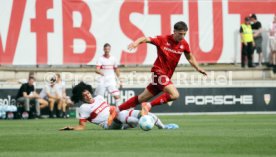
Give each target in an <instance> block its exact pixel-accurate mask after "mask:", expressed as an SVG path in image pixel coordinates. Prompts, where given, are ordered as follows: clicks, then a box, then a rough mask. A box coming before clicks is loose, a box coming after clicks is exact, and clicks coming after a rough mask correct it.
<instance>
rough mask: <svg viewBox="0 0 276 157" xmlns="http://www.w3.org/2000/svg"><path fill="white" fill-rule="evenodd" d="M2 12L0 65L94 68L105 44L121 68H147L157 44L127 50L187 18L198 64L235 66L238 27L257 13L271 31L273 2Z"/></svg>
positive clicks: (10, 7)
mask: <svg viewBox="0 0 276 157" xmlns="http://www.w3.org/2000/svg"><path fill="white" fill-rule="evenodd" d="M211 3H212V4H211ZM183 6H185V7H187V8H188V9H186V8H185V9H184V7H183ZM164 8H166V9H164ZM225 9H226V10H227V11H224V10H225ZM0 10H1V11H0V38H1V39H0V64H8V65H24V64H25V65H35V64H52V65H64V64H84V65H85V64H89V65H95V63H96V60H97V58H98V57H99V56H100V55H102V53H103V52H102V46H103V43H106V42H109V43H110V44H111V45H112V52H111V53H112V54H113V55H114V56H117V59H118V60H120V63H121V64H138V65H145V64H152V63H153V62H154V60H155V58H156V54H155V53H152V52H154V51H156V49H155V47H154V46H149V45H146V44H144V45H140V46H139V47H138V48H137V51H135V52H130V51H126V50H125V49H126V47H127V45H128V44H129V43H131V42H132V41H134V40H135V39H137V38H138V37H140V36H149V37H153V36H156V35H166V34H170V33H172V30H173V24H174V23H176V22H178V21H180V20H184V19H185V22H186V23H187V24H188V27H189V31H188V33H187V36H186V37H185V39H186V40H187V42H188V43H189V44H190V48H191V50H192V53H194V54H195V55H196V56H197V60H198V61H199V62H211V63H233V62H237V63H238V62H240V46H239V45H240V39H239V33H238V30H239V27H240V23H241V22H242V21H243V19H244V17H245V16H248V15H249V14H250V13H253V12H254V13H256V14H257V16H258V15H259V14H261V15H262V16H260V17H259V16H258V20H259V21H261V22H262V24H263V25H264V26H268V25H269V24H270V23H271V22H272V17H273V14H274V13H275V10H276V1H275V0H274V1H258V3H256V2H255V0H246V1H234V0H213V1H200V0H195V1H194V0H190V1H187V0H177V1H172V0H160V1H146V0H139V1H138V0H137V1H132V0H127V1H118V0H98V1H96V0H95V1H92V0H85V1H81V0H78V1H69V0H68V1H66V0H37V1H35V0H32V1H31V0H13V1H12V0H10V1H8V0H1V1H0ZM106 10H112V11H108V12H107V11H106ZM187 10H188V11H187ZM76 15H77V16H76ZM102 15H105V16H102ZM107 23H112V26H110V25H107ZM264 29H266V30H267V29H268V28H266V27H264ZM77 41H78V42H77ZM264 41H265V40H264ZM165 44H166V43H165ZM113 45H114V46H113ZM263 45H267V44H265V43H264V44H263ZM263 50H264V51H267V50H266V47H263ZM168 51H170V50H168ZM170 52H172V51H170ZM172 53H179V52H172ZM264 53H266V52H264ZM180 63H182V64H183V63H188V62H187V61H186V60H184V59H183V60H180Z"/></svg>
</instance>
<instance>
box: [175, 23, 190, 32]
mask: <svg viewBox="0 0 276 157" xmlns="http://www.w3.org/2000/svg"><path fill="white" fill-rule="evenodd" d="M173 28H174V30H177V31H182V30H183V31H188V26H187V24H186V23H185V22H183V21H179V22H177V23H175V24H174V26H173Z"/></svg>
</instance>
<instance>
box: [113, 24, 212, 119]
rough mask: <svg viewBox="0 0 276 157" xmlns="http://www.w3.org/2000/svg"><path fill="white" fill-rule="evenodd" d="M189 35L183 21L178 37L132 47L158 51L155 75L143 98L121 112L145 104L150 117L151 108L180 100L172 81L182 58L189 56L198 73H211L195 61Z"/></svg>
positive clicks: (128, 103)
mask: <svg viewBox="0 0 276 157" xmlns="http://www.w3.org/2000/svg"><path fill="white" fill-rule="evenodd" d="M187 31H188V27H187V25H186V23H185V22H183V21H179V22H177V23H176V24H175V25H174V33H173V34H171V35H164V36H157V37H155V38H151V37H141V38H138V39H137V40H136V41H134V42H133V43H131V44H130V45H129V46H128V49H129V50H133V49H135V48H136V47H137V46H138V45H140V44H142V43H151V44H153V45H155V46H156V48H157V58H156V60H155V63H154V65H153V67H152V69H151V72H152V73H153V75H152V82H151V83H150V84H149V85H148V86H147V88H146V89H145V90H144V91H143V92H142V93H141V94H140V95H138V96H134V97H132V98H130V99H129V100H128V101H126V102H125V103H123V104H121V105H120V106H119V107H118V110H120V111H122V110H126V109H129V108H132V107H135V106H136V105H138V104H140V103H141V105H142V115H146V114H147V113H148V112H149V110H150V109H151V107H153V106H156V105H160V104H163V103H166V102H169V101H173V100H176V99H178V97H179V93H178V90H177V89H176V88H175V86H174V85H173V83H172V82H171V80H170V79H171V77H172V75H173V73H174V70H175V68H176V66H177V64H178V62H179V60H180V57H181V55H182V54H184V55H185V57H186V59H187V60H188V62H189V63H190V64H191V65H192V66H193V67H194V68H195V69H196V70H197V71H198V72H200V73H202V74H203V75H207V73H206V72H205V71H204V70H203V69H201V68H200V67H199V66H198V64H197V61H196V59H195V57H194V56H193V55H192V53H191V51H190V48H189V44H188V43H187V42H186V40H185V39H184V36H185V35H186V33H187ZM161 92H163V94H162V95H160V96H159V97H157V98H155V99H154V100H153V101H151V102H147V101H148V100H149V99H151V98H152V97H154V96H156V95H158V94H159V93H161ZM117 112H118V111H117Z"/></svg>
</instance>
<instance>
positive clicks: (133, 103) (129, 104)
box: [119, 96, 139, 111]
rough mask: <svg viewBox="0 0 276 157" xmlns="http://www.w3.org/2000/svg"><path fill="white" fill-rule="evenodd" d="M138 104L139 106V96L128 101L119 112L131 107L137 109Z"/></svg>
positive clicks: (121, 106) (120, 107)
mask: <svg viewBox="0 0 276 157" xmlns="http://www.w3.org/2000/svg"><path fill="white" fill-rule="evenodd" d="M138 104H139V101H138V96H134V97H132V98H130V99H128V101H126V102H124V103H123V104H122V105H120V106H119V110H120V111H122V110H127V109H129V108H131V107H135V106H136V105H138Z"/></svg>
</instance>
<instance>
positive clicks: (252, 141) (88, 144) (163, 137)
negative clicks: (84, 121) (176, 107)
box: [0, 115, 276, 157]
mask: <svg viewBox="0 0 276 157" xmlns="http://www.w3.org/2000/svg"><path fill="white" fill-rule="evenodd" d="M159 117H160V119H162V121H163V122H164V123H177V124H179V125H180V129H178V130H158V129H154V130H151V131H148V132H146V131H142V130H140V129H137V128H135V129H131V130H102V129H101V128H99V127H98V126H95V125H92V124H88V128H87V130H85V131H79V132H77V131H66V132H61V131H57V130H58V129H59V128H61V127H63V126H66V125H75V124H77V120H76V119H42V120H0V157H46V156H49V157H81V156H85V157H102V156H103V157H113V156H118V157H134V156H143V157H189V156H191V157H245V156H248V157H259V156H260V157H261V156H271V157H272V156H274V157H275V156H276V115H213V116H210V115H205V116H159Z"/></svg>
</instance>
